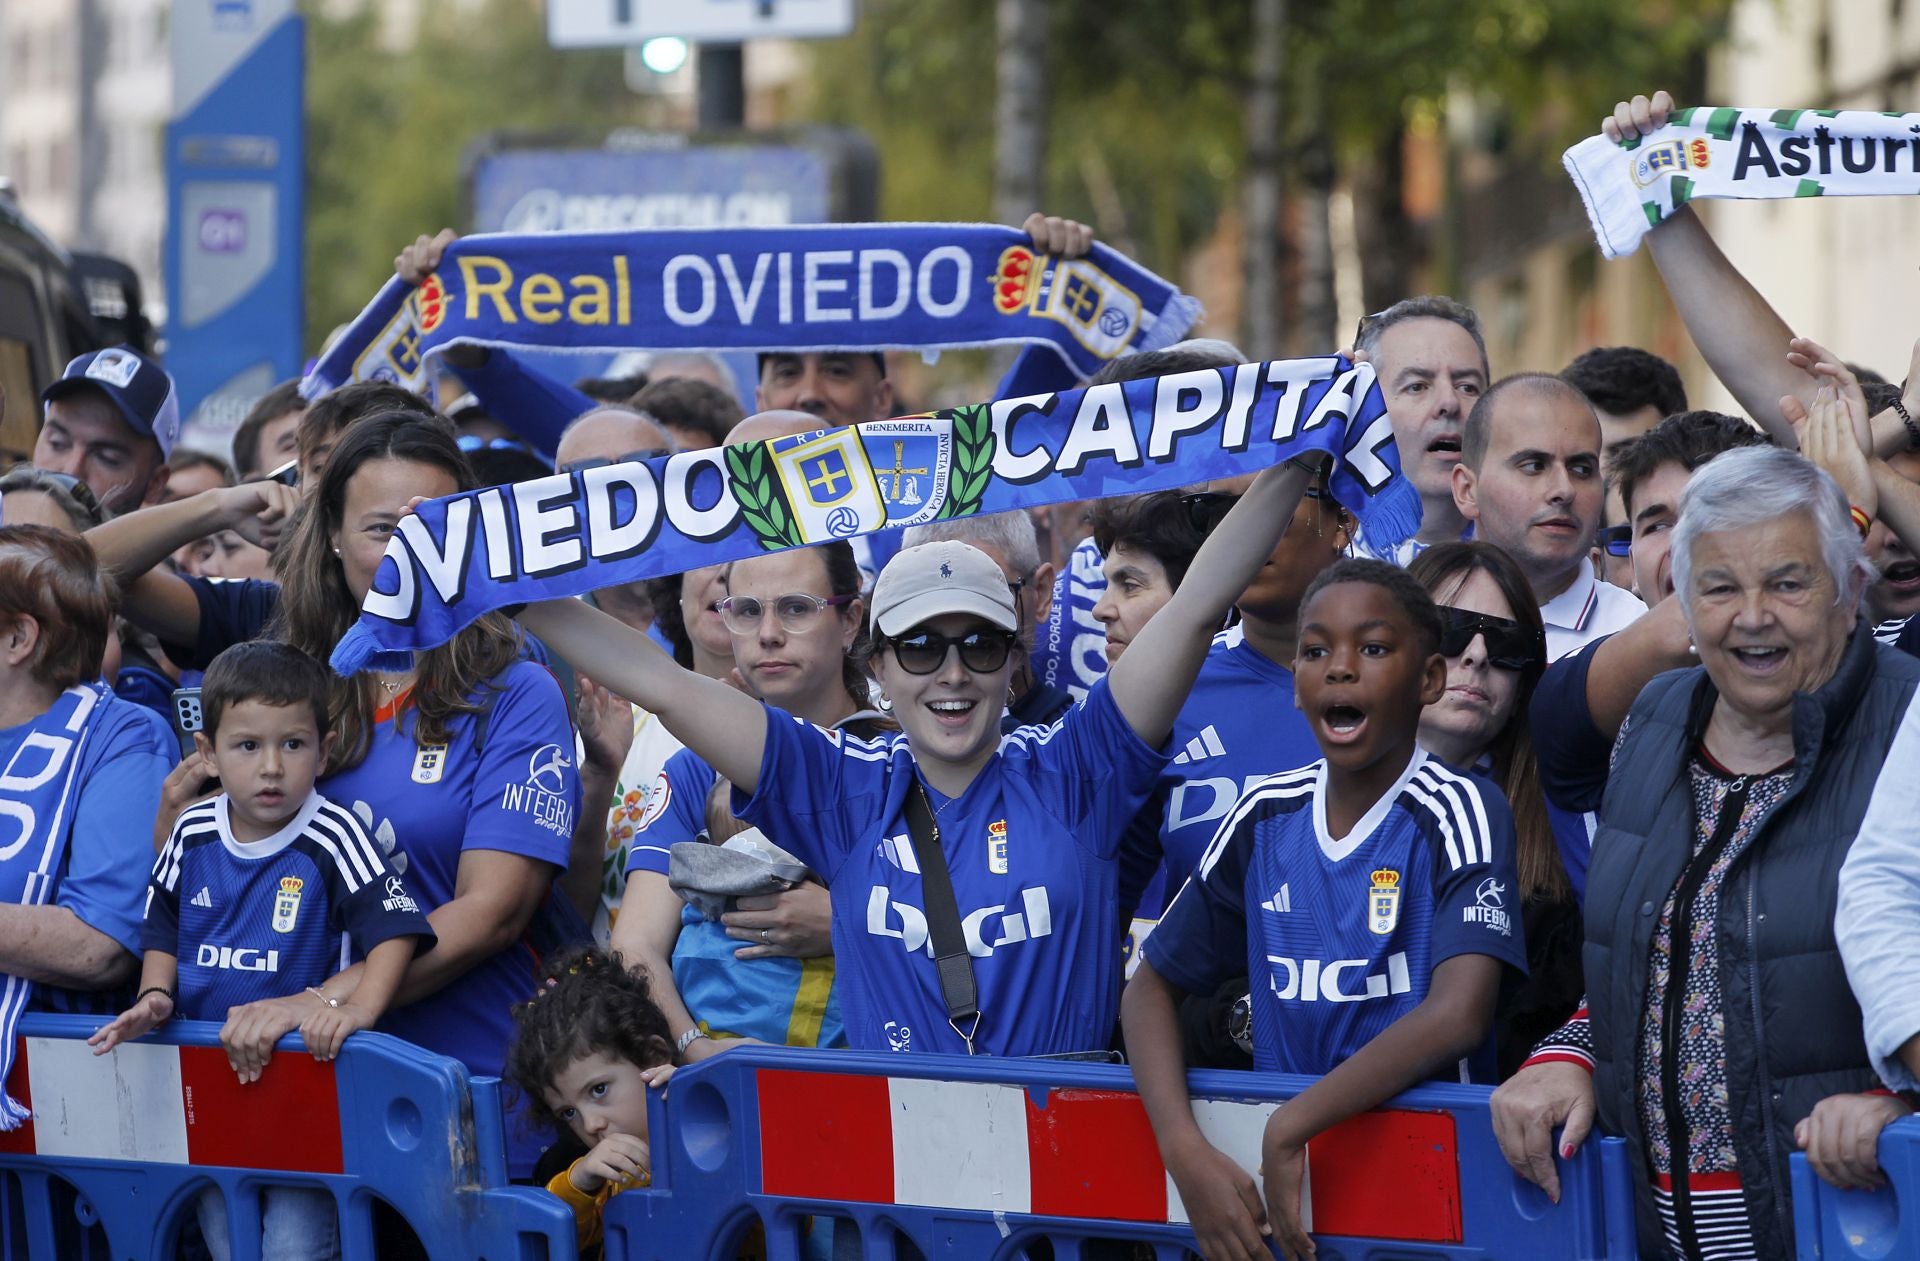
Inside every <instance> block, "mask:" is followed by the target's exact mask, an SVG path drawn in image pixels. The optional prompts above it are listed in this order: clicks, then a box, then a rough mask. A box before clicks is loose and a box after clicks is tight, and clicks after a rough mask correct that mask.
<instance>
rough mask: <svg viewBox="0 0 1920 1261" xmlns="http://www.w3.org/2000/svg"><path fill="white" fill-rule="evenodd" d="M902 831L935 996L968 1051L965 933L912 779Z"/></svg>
mask: <svg viewBox="0 0 1920 1261" xmlns="http://www.w3.org/2000/svg"><path fill="white" fill-rule="evenodd" d="M907 831H908V833H909V834H910V835H911V836H912V838H913V856H914V860H915V861H916V862H918V863H919V864H920V891H921V894H922V896H923V897H924V899H925V901H926V904H927V905H926V912H927V937H928V939H929V940H930V941H931V942H932V943H933V966H934V968H935V970H936V971H937V972H938V973H939V976H940V996H941V997H942V998H944V999H945V1000H946V1003H947V1023H948V1024H950V1025H952V1026H953V1031H954V1032H955V1033H957V1034H959V1035H960V1037H961V1039H962V1040H964V1041H965V1042H966V1044H967V1054H968V1055H972V1054H973V1039H974V1035H975V1034H977V1033H979V1032H980V996H979V991H978V990H977V989H976V988H975V987H974V983H973V957H972V956H971V955H969V954H968V953H967V934H966V932H965V931H964V930H963V929H962V928H961V927H960V904H959V902H958V901H956V900H955V898H954V896H953V876H952V874H951V873H950V872H948V870H947V855H946V851H945V850H944V849H943V848H942V847H941V845H940V825H939V824H937V823H935V822H934V820H933V808H932V806H930V805H929V804H928V802H927V790H926V788H925V787H924V786H923V785H922V784H921V783H920V782H919V781H918V780H915V781H914V785H913V791H912V792H911V793H909V794H908V795H907Z"/></svg>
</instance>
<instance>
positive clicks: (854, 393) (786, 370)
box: [753, 351, 893, 429]
mask: <svg viewBox="0 0 1920 1261" xmlns="http://www.w3.org/2000/svg"><path fill="white" fill-rule="evenodd" d="M753 397H754V404H755V406H757V407H758V408H759V409H760V410H761V411H763V412H789V411H790V412H807V413H808V414H810V415H813V416H818V417H819V418H820V427H821V428H822V429H825V428H828V427H830V426H834V425H858V424H863V423H865V422H866V421H869V420H883V419H885V418H886V417H888V416H890V415H892V414H893V382H891V381H889V380H888V379H887V358H886V356H885V355H882V354H880V353H878V352H865V351H829V352H827V353H825V354H816V353H814V352H812V351H808V352H805V353H787V352H784V351H776V352H774V353H772V354H765V355H761V356H760V383H759V385H757V386H756V387H755V388H754V392H753Z"/></svg>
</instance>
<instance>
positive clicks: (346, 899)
mask: <svg viewBox="0 0 1920 1261" xmlns="http://www.w3.org/2000/svg"><path fill="white" fill-rule="evenodd" d="M302 837H303V839H305V840H310V841H312V842H313V845H314V847H315V849H317V850H319V851H320V852H321V853H323V854H325V855H326V856H327V858H328V859H329V860H330V861H320V862H319V863H318V865H319V867H320V869H321V871H322V872H323V873H324V875H325V878H326V880H327V884H328V897H327V903H328V908H329V911H330V918H331V919H332V921H333V927H334V928H336V929H337V930H338V931H340V932H344V933H345V934H347V936H348V938H349V939H350V940H351V941H352V942H353V949H354V952H355V953H356V954H359V955H365V954H366V953H367V951H369V950H371V949H373V948H374V947H375V946H377V945H379V944H380V943H381V942H383V941H386V940H387V939H388V938H391V937H420V938H422V939H423V940H422V942H421V943H420V946H419V949H421V950H425V949H426V948H427V947H428V946H429V945H431V944H432V942H433V940H434V932H433V929H432V928H430V927H429V926H428V925H427V916H426V912H427V909H428V908H425V907H422V906H421V905H420V903H419V902H418V901H416V900H415V898H414V897H413V895H412V894H411V893H410V892H409V891H408V888H407V885H406V882H405V881H404V880H402V879H401V876H400V873H399V872H396V871H393V870H392V869H390V868H389V867H388V866H387V865H386V863H385V862H384V861H383V860H382V858H381V856H380V847H379V846H378V845H376V844H375V843H374V841H373V838H372V837H370V836H368V835H367V830H366V828H365V827H364V826H362V824H361V822H360V820H359V818H358V817H357V816H355V815H354V813H353V812H352V811H350V810H346V809H343V808H342V807H340V806H339V805H337V804H335V803H334V802H331V801H327V802H322V803H321V806H320V809H319V811H318V812H317V813H316V814H315V815H314V817H313V819H312V821H311V822H309V823H308V824H307V829H306V831H305V832H304V833H302Z"/></svg>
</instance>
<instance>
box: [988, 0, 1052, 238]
mask: <svg viewBox="0 0 1920 1261" xmlns="http://www.w3.org/2000/svg"><path fill="white" fill-rule="evenodd" d="M1047 9H1048V3H1047V0H997V4H996V7H995V13H994V22H995V27H996V30H997V41H998V45H999V48H998V52H997V54H996V57H995V63H994V74H995V77H996V79H997V80H998V83H997V85H996V86H997V89H998V91H997V94H996V96H995V99H994V111H993V216H994V219H995V220H996V221H997V222H1000V223H1006V224H1013V225H1016V226H1017V225H1018V224H1019V223H1020V221H1021V220H1022V219H1025V218H1026V217H1027V216H1028V215H1030V214H1032V213H1033V212H1034V211H1036V210H1040V209H1043V208H1044V205H1043V203H1044V200H1045V197H1046V169H1047V18H1048V14H1047Z"/></svg>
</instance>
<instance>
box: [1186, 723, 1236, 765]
mask: <svg viewBox="0 0 1920 1261" xmlns="http://www.w3.org/2000/svg"><path fill="white" fill-rule="evenodd" d="M1226 755H1227V746H1226V744H1225V743H1223V742H1222V741H1221V739H1220V733H1219V732H1217V731H1215V730H1214V729H1213V724H1212V723H1208V724H1207V725H1206V728H1205V729H1204V730H1202V731H1201V732H1200V734H1199V735H1197V736H1195V737H1194V738H1193V739H1191V740H1189V741H1187V747H1186V748H1185V749H1184V750H1183V751H1182V752H1181V753H1180V755H1179V756H1178V757H1176V758H1174V759H1173V764H1174V765H1175V766H1185V765H1187V764H1188V763H1191V762H1204V761H1206V760H1207V759H1208V758H1210V757H1225V756H1226Z"/></svg>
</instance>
